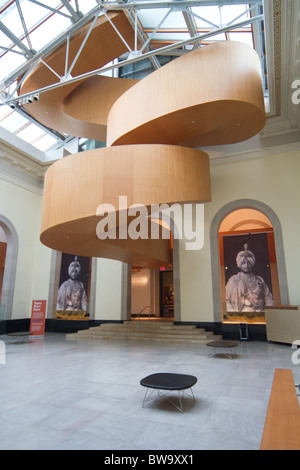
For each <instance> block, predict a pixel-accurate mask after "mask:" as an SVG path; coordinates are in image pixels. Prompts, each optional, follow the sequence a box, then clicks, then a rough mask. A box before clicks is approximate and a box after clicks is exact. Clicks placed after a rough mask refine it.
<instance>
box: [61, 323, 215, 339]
mask: <svg viewBox="0 0 300 470" xmlns="http://www.w3.org/2000/svg"><path fill="white" fill-rule="evenodd" d="M136 323H138V322H125V323H124V324H121V323H105V324H102V325H100V326H95V327H91V328H89V329H88V330H81V331H78V332H77V333H72V334H68V335H67V339H95V340H105V339H114V340H141V341H160V342H181V343H182V342H184V343H201V344H205V343H207V342H208V341H211V340H212V339H213V340H218V339H222V338H221V336H216V335H214V334H213V333H211V332H207V331H205V330H204V329H202V328H197V327H196V326H195V325H174V324H173V323H171V322H162V321H161V322H151V324H150V321H147V322H141V324H139V325H137V324H136ZM142 323H143V325H142ZM144 323H145V324H144Z"/></svg>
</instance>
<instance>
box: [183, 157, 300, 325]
mask: <svg viewBox="0 0 300 470" xmlns="http://www.w3.org/2000/svg"><path fill="white" fill-rule="evenodd" d="M299 175H300V150H292V151H290V152H289V151H288V148H287V150H286V151H284V152H282V153H280V154H272V153H271V152H269V153H268V154H266V155H263V156H260V157H258V158H252V159H251V158H250V159H244V160H240V161H234V162H227V163H224V164H216V165H211V186H212V201H211V202H210V203H207V204H205V241H204V247H203V248H202V250H200V251H185V250H184V242H185V241H184V240H182V241H181V243H180V296H181V320H182V321H207V322H210V321H214V312H213V294H212V292H213V289H212V275H211V253H210V239H209V237H210V226H211V222H212V220H213V218H214V216H215V214H216V213H217V212H218V211H219V210H220V209H221V208H222V207H224V206H225V205H226V204H229V203H231V202H232V201H236V200H240V199H252V200H257V201H261V202H263V203H264V204H266V205H268V206H269V207H270V208H271V209H272V210H273V211H274V212H275V213H276V214H277V216H278V218H279V220H280V222H281V227H282V235H283V244H284V252H285V262H286V270H287V278H288V288H289V296H290V303H291V304H294V305H300V289H299V279H300V249H299V233H300V217H299V203H300V185H299Z"/></svg>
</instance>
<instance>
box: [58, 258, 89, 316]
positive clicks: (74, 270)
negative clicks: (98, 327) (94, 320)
mask: <svg viewBox="0 0 300 470" xmlns="http://www.w3.org/2000/svg"><path fill="white" fill-rule="evenodd" d="M89 277H90V258H88V257H85V256H74V255H70V254H67V253H62V259H61V268H60V279H59V288H58V292H57V301H56V315H57V317H58V318H61V319H67V320H83V319H86V318H88V316H89V315H88V311H87V303H88V288H89Z"/></svg>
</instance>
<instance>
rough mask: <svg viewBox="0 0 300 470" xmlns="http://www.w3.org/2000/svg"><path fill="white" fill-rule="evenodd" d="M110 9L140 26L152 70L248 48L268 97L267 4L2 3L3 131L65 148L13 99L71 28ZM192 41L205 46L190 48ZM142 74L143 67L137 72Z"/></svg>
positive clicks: (35, 143)
mask: <svg viewBox="0 0 300 470" xmlns="http://www.w3.org/2000/svg"><path fill="white" fill-rule="evenodd" d="M164 4H165V5H166V6H165V5H164ZM131 5H132V7H131ZM109 8H113V9H124V11H125V12H126V15H127V17H128V19H129V21H130V20H131V24H132V27H133V29H134V28H135V25H138V26H139V30H137V31H136V34H139V39H140V41H141V42H142V53H144V52H147V51H148V53H149V51H153V56H154V57H153V60H152V65H153V63H154V59H155V60H158V59H159V61H160V63H158V66H160V64H163V63H165V61H167V60H170V58H172V56H174V54H175V55H179V54H181V53H184V52H187V51H188V50H190V49H191V48H193V47H203V46H205V45H207V44H210V43H212V42H214V41H224V40H229V41H240V42H244V43H247V44H248V45H250V46H251V47H254V48H255V49H256V50H257V52H258V54H259V56H260V58H261V62H262V74H263V78H264V88H265V95H266V96H267V94H268V84H267V77H266V76H265V72H264V71H265V70H266V65H265V50H264V39H263V34H264V33H263V24H262V22H261V21H255V17H256V16H258V15H261V14H262V8H263V4H262V0H255V1H254V2H252V3H250V4H248V3H245V2H242V1H241V2H238V1H235V0H223V1H222V0H219V1H215V2H213V1H210V2H208V1H204V0H200V1H198V2H196V1H193V0H190V1H179V0H174V1H168V2H157V1H156V3H155V2H154V1H150V0H149V1H147V0H145V1H141V0H139V1H128V2H118V1H115V0H113V1H106V0H104V1H101V0H15V1H12V0H10V1H7V0H6V1H5V0H0V82H1V83H0V93H1V97H2V105H1V102H0V126H2V127H4V128H5V129H6V130H8V131H10V132H11V133H13V134H15V135H17V136H18V137H20V138H22V139H24V140H25V141H26V142H28V143H30V144H32V145H33V146H34V147H36V148H38V149H40V150H42V151H44V152H46V151H47V150H49V149H51V148H53V147H54V146H55V145H57V144H59V145H61V144H63V143H64V141H65V139H66V138H67V137H68V136H65V135H61V134H59V133H58V132H55V131H53V130H52V129H47V128H45V127H43V126H42V125H40V124H39V123H36V122H34V120H32V118H31V117H30V116H29V115H28V114H26V112H25V110H24V109H23V108H22V105H20V106H18V107H17V108H16V109H15V110H12V109H11V107H10V106H9V102H8V101H9V100H8V98H9V97H10V96H16V92H17V86H18V82H17V79H18V77H20V76H22V75H23V74H24V73H25V72H26V70H27V69H28V67H29V64H32V65H34V64H35V63H37V61H38V59H39V60H40V59H41V58H42V59H44V57H45V58H46V56H47V54H48V53H49V52H51V50H52V49H53V48H55V47H57V44H58V42H57V41H58V39H59V37H60V36H61V35H62V34H64V33H65V32H66V31H68V30H70V28H72V32H75V31H76V25H78V28H79V25H80V24H81V22H82V20H83V19H85V18H86V19H87V20H91V19H92V18H93V17H94V15H95V13H97V12H99V11H100V14H105V12H106V10H109ZM253 19H254V21H253ZM193 37H197V38H199V39H200V41H199V42H198V41H197V42H196V41H195V40H194V41H191V42H190V43H189V42H188V41H189V40H190V39H191V38H193ZM63 39H64V40H65V39H66V36H65V37H64V38H62V40H63ZM166 45H171V46H172V45H174V48H173V49H172V50H170V51H168V52H167V53H165V54H163V55H160V56H159V55H158V54H157V56H155V51H159V49H160V48H162V47H164V46H166ZM175 49H176V53H175V52H174V51H175ZM95 53H97V51H95ZM44 54H45V55H44ZM128 55H129V53H128ZM168 55H169V56H170V57H169V58H168ZM162 57H163V59H162ZM116 59H117V58H116ZM121 60H124V57H122V58H121ZM148 62H149V59H148ZM124 64H126V57H125V62H124ZM154 65H155V63H154ZM138 69H141V67H136V70H138ZM132 70H134V68H132ZM152 70H153V67H152V68H151V67H149V66H147V67H145V72H144V73H150V72H151V71H152ZM123 72H124V75H123V76H129V72H128V70H127V69H126V68H125V67H124V71H123ZM112 73H113V71H110V72H106V74H112ZM131 73H133V72H131ZM120 76H122V74H121V75H120ZM136 78H142V75H138V74H137V75H136Z"/></svg>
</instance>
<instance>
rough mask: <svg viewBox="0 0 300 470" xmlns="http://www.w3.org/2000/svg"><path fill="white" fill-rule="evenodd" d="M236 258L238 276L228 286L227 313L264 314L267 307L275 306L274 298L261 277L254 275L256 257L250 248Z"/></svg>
mask: <svg viewBox="0 0 300 470" xmlns="http://www.w3.org/2000/svg"><path fill="white" fill-rule="evenodd" d="M244 248H245V251H241V252H240V253H238V255H237V257H236V264H237V267H238V268H239V269H240V272H239V273H238V274H235V275H234V276H231V278H230V279H229V281H228V282H227V284H226V306H227V312H263V311H264V309H265V306H270V305H274V301H273V296H272V294H271V292H270V290H269V288H268V286H267V284H266V283H265V281H264V280H263V278H262V277H261V276H258V275H256V274H254V273H253V269H254V266H255V256H254V254H253V253H252V251H249V250H248V246H247V245H245V246H244Z"/></svg>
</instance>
